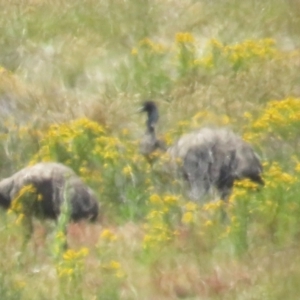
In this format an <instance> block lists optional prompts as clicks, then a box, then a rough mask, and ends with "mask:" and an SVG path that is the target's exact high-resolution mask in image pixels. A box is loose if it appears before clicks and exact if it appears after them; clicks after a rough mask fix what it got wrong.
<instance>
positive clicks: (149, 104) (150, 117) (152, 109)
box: [139, 100, 159, 132]
mask: <svg viewBox="0 0 300 300" xmlns="http://www.w3.org/2000/svg"><path fill="white" fill-rule="evenodd" d="M139 111H140V112H146V113H147V121H146V126H147V131H148V132H154V131H155V125H156V124H157V122H158V119H159V114H158V109H157V106H156V104H155V102H153V101H150V100H149V101H145V102H144V104H143V106H142V107H141V109H140V110H139Z"/></svg>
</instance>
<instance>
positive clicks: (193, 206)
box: [184, 201, 198, 211]
mask: <svg viewBox="0 0 300 300" xmlns="http://www.w3.org/2000/svg"><path fill="white" fill-rule="evenodd" d="M184 207H185V209H186V210H187V211H195V210H196V209H197V207H198V205H197V203H195V202H192V201H189V202H188V203H187V204H186V205H185V206H184Z"/></svg>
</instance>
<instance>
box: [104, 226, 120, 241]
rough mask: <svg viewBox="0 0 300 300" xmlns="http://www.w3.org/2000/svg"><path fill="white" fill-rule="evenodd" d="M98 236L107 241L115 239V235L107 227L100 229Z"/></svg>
mask: <svg viewBox="0 0 300 300" xmlns="http://www.w3.org/2000/svg"><path fill="white" fill-rule="evenodd" d="M100 238H101V239H103V240H106V241H109V242H112V241H115V240H117V236H116V235H115V234H114V233H113V232H112V231H111V230H109V229H104V230H102V232H101V234H100Z"/></svg>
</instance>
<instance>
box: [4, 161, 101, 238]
mask: <svg viewBox="0 0 300 300" xmlns="http://www.w3.org/2000/svg"><path fill="white" fill-rule="evenodd" d="M26 186H32V187H33V188H34V189H35V191H36V193H34V194H33V195H30V197H32V198H33V199H30V201H29V202H26V203H21V205H22V206H23V209H22V213H23V214H24V215H25V216H24V217H25V218H26V219H27V220H28V221H29V224H27V226H29V228H28V230H29V232H28V234H29V235H31V233H32V217H33V216H35V217H38V218H40V219H54V220H57V219H58V217H59V215H60V213H61V209H62V206H63V203H64V202H65V201H66V200H68V202H69V207H70V209H69V210H70V211H69V219H70V220H72V221H75V222H76V221H79V220H81V219H87V220H90V221H95V220H96V219H97V216H98V213H99V204H98V200H97V198H96V196H95V194H94V192H93V191H92V190H91V189H90V188H89V187H88V186H87V185H86V184H85V183H84V182H83V181H82V180H81V179H80V178H79V177H78V176H77V175H76V174H75V172H74V171H73V170H72V169H70V168H69V167H67V166H65V165H63V164H60V163H54V162H48V163H38V164H36V165H33V166H29V167H26V168H24V169H22V170H20V171H18V172H16V173H15V174H13V175H12V176H10V177H8V178H5V179H3V180H1V181H0V206H2V207H4V208H5V209H10V208H13V205H14V203H13V201H14V200H15V199H16V198H17V197H18V195H19V194H20V192H21V191H22V189H23V188H24V187H26Z"/></svg>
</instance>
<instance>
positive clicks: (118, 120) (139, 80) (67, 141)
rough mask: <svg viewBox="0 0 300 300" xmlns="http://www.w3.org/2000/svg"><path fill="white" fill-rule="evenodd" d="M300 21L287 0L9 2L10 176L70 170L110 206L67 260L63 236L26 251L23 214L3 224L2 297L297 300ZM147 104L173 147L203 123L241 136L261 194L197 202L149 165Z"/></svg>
mask: <svg viewBox="0 0 300 300" xmlns="http://www.w3.org/2000/svg"><path fill="white" fill-rule="evenodd" d="M299 11H300V10H299V4H298V2H297V1H284V0H272V1H271V0H267V1H263V2H262V1H219V0H217V1H205V0H203V1H192V0H185V1H175V0H170V1H141V0H130V1H119V0H114V1H102V0H100V1H96V0H85V1H78V0H75V1H70V0H63V1H46V0H27V1H3V0H1V1H0V16H1V18H0V33H1V34H0V46H1V47H0V48H1V51H0V108H1V109H0V116H1V123H0V124H1V126H0V144H1V147H0V166H1V168H0V172H1V177H6V176H9V175H11V174H12V173H13V172H15V171H17V170H18V169H20V168H22V167H24V166H26V165H28V164H33V163H36V162H39V161H49V160H51V161H59V162H62V163H64V164H66V165H68V166H70V167H72V168H73V169H74V170H75V171H76V173H78V174H79V175H80V176H81V177H82V178H83V180H84V181H85V182H86V183H87V184H88V185H90V186H91V187H92V188H93V189H94V190H95V192H96V194H97V195H98V196H99V200H100V202H101V204H102V206H101V209H102V212H101V214H102V223H101V224H94V225H90V224H85V223H81V224H70V225H69V227H68V235H67V239H68V244H69V245H70V249H68V250H65V249H64V248H63V247H61V245H63V244H64V243H65V238H66V237H65V234H64V232H62V231H61V230H60V229H61V227H62V226H60V225H61V224H58V225H57V226H56V230H54V233H53V230H51V231H52V236H51V235H49V234H48V235H47V234H46V232H45V231H48V229H45V228H48V227H49V226H48V225H47V224H46V226H44V224H42V225H41V224H40V222H38V221H36V222H35V224H34V227H35V234H34V236H33V238H32V239H31V241H30V243H29V244H28V245H27V247H26V248H25V249H24V248H22V241H23V237H22V232H23V231H22V225H21V224H22V222H20V215H18V213H17V214H15V213H13V212H12V211H11V210H10V211H9V212H8V213H6V212H4V211H1V218H0V238H1V241H2V243H1V244H2V246H1V247H0V254H1V258H2V259H1V262H0V266H1V273H0V295H1V296H2V298H3V299H8V300H9V299H48V298H55V299H66V298H69V297H72V298H73V299H154V298H155V299H179V298H187V299H281V298H282V297H285V298H286V299H297V296H298V290H299V289H298V282H299V280H300V268H299V266H298V263H299V260H300V256H299V253H298V251H297V250H298V247H299V242H298V240H299V233H300V232H299V228H300V227H299V225H300V224H299V222H300V203H299V200H298V199H299V197H298V194H299V186H300V184H299V183H300V182H299V181H300V176H299V171H300V157H299V153H298V152H299V136H298V128H299V120H300V105H299V103H300V102H299V101H300V75H299V65H300V52H299V50H298V48H299V43H300V40H299V28H300V26H299V25H300V13H299ZM148 98H152V99H154V100H155V101H156V102H157V103H158V105H159V108H160V112H161V119H160V123H159V131H160V132H159V134H160V135H161V136H162V137H163V138H164V139H165V141H166V143H167V144H171V143H172V142H173V141H175V140H176V139H177V138H178V137H179V136H180V135H181V134H184V133H186V132H188V131H190V130H194V129H196V128H200V127H202V126H206V125H209V126H226V127H229V128H232V129H233V130H234V131H236V132H237V133H239V134H241V135H242V136H243V137H244V139H246V140H247V141H249V142H250V143H252V144H253V146H254V147H255V149H256V151H257V152H258V153H259V154H260V156H261V158H262V161H263V163H264V179H265V182H266V185H265V187H264V188H262V189H259V188H258V187H257V186H255V185H253V184H251V183H250V182H248V181H243V182H239V183H237V184H236V186H235V188H234V193H233V195H232V196H231V198H230V200H229V202H228V203H223V202H222V201H220V200H218V199H217V197H216V196H215V195H211V198H212V199H211V200H213V201H210V202H207V203H205V204H202V205H200V204H198V203H194V202H191V201H190V200H189V197H188V193H187V187H186V186H185V183H184V182H183V181H182V180H181V178H177V177H176V176H175V177H174V176H173V175H172V174H169V172H166V171H165V170H164V166H165V165H166V161H165V160H167V158H166V157H165V156H161V155H160V154H159V153H157V154H155V156H156V155H157V160H156V161H155V162H154V163H153V164H152V165H151V166H150V165H149V164H148V162H147V161H146V160H145V159H144V157H142V156H141V155H140V154H139V151H138V140H139V138H140V137H141V136H142V134H143V132H144V129H143V128H144V122H145V120H144V119H143V117H142V116H140V115H139V114H137V113H135V112H136V110H137V108H138V107H139V105H140V104H141V102H142V101H143V100H144V99H148ZM224 211H226V215H227V219H226V221H224V219H223V220H222V215H223V212H224ZM61 222H62V223H64V220H62V221H61ZM52 227H53V225H52ZM52 229H53V228H52ZM49 231H50V230H49ZM287 278H288V280H287ZM37 283H38V284H37Z"/></svg>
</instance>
